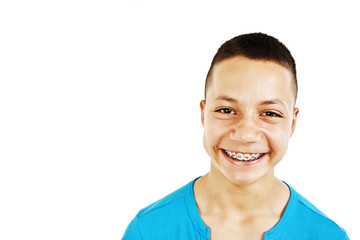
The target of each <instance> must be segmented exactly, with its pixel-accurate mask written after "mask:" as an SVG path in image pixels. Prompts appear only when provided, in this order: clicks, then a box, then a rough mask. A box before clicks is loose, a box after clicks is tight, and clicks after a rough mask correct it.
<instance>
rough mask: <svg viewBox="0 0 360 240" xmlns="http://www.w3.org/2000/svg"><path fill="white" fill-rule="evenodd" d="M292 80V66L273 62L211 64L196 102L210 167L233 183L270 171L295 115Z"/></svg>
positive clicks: (247, 181) (243, 60)
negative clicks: (203, 94) (203, 97)
mask: <svg viewBox="0 0 360 240" xmlns="http://www.w3.org/2000/svg"><path fill="white" fill-rule="evenodd" d="M292 84H293V79H292V75H291V73H290V71H288V70H287V69H286V68H284V67H282V66H281V65H279V64H276V63H274V62H269V61H257V60H250V59H248V58H245V57H241V56H239V57H233V58H230V59H227V60H224V61H222V62H220V63H218V64H217V65H215V66H214V69H213V75H212V80H211V83H210V86H209V87H208V89H207V96H206V102H205V101H202V102H201V104H200V106H201V120H202V123H203V126H204V147H205V150H206V151H207V153H208V154H209V155H210V157H211V165H212V166H211V172H213V173H217V174H220V175H219V176H224V177H226V178H227V179H228V180H230V181H231V182H232V183H234V184H237V185H239V184H250V183H254V182H257V181H258V180H260V179H266V177H273V176H274V170H273V169H274V166H275V165H276V164H277V163H278V162H279V161H280V160H281V159H282V158H283V156H284V154H285V152H286V150H287V146H288V141H289V138H290V136H291V135H292V133H293V132H294V129H295V124H296V118H297V114H298V109H297V108H294V104H295V103H294V102H295V93H294V88H293V85H292ZM228 155H231V156H232V157H230V156H228ZM234 158H236V159H234ZM239 159H240V160H239ZM241 159H242V160H241ZM246 160H247V161H246Z"/></svg>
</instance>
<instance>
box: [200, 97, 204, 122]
mask: <svg viewBox="0 0 360 240" xmlns="http://www.w3.org/2000/svg"><path fill="white" fill-rule="evenodd" d="M200 109H201V123H202V125H203V127H204V119H205V100H201V101H200Z"/></svg>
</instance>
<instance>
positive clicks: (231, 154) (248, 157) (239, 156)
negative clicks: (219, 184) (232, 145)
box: [225, 150, 263, 161]
mask: <svg viewBox="0 0 360 240" xmlns="http://www.w3.org/2000/svg"><path fill="white" fill-rule="evenodd" d="M225 152H226V154H227V155H228V156H229V157H231V158H233V159H236V160H239V161H252V160H255V159H258V158H260V157H261V156H262V155H263V154H260V153H253V154H249V153H245V154H242V153H238V154H236V153H235V152H231V151H229V150H225Z"/></svg>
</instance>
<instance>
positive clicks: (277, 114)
mask: <svg viewBox="0 0 360 240" xmlns="http://www.w3.org/2000/svg"><path fill="white" fill-rule="evenodd" d="M260 115H261V116H265V117H279V118H282V116H281V115H280V114H279V113H276V112H273V111H267V112H264V113H262V114H260Z"/></svg>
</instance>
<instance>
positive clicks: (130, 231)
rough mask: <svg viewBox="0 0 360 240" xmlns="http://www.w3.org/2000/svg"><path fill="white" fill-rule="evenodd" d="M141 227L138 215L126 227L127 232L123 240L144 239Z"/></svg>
mask: <svg viewBox="0 0 360 240" xmlns="http://www.w3.org/2000/svg"><path fill="white" fill-rule="evenodd" d="M142 239H143V238H142V236H141V233H140V229H139V226H138V216H137V215H136V217H135V218H134V219H133V220H132V221H131V222H130V224H129V226H128V227H127V228H126V231H125V234H124V236H123V237H122V239H121V240H142Z"/></svg>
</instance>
